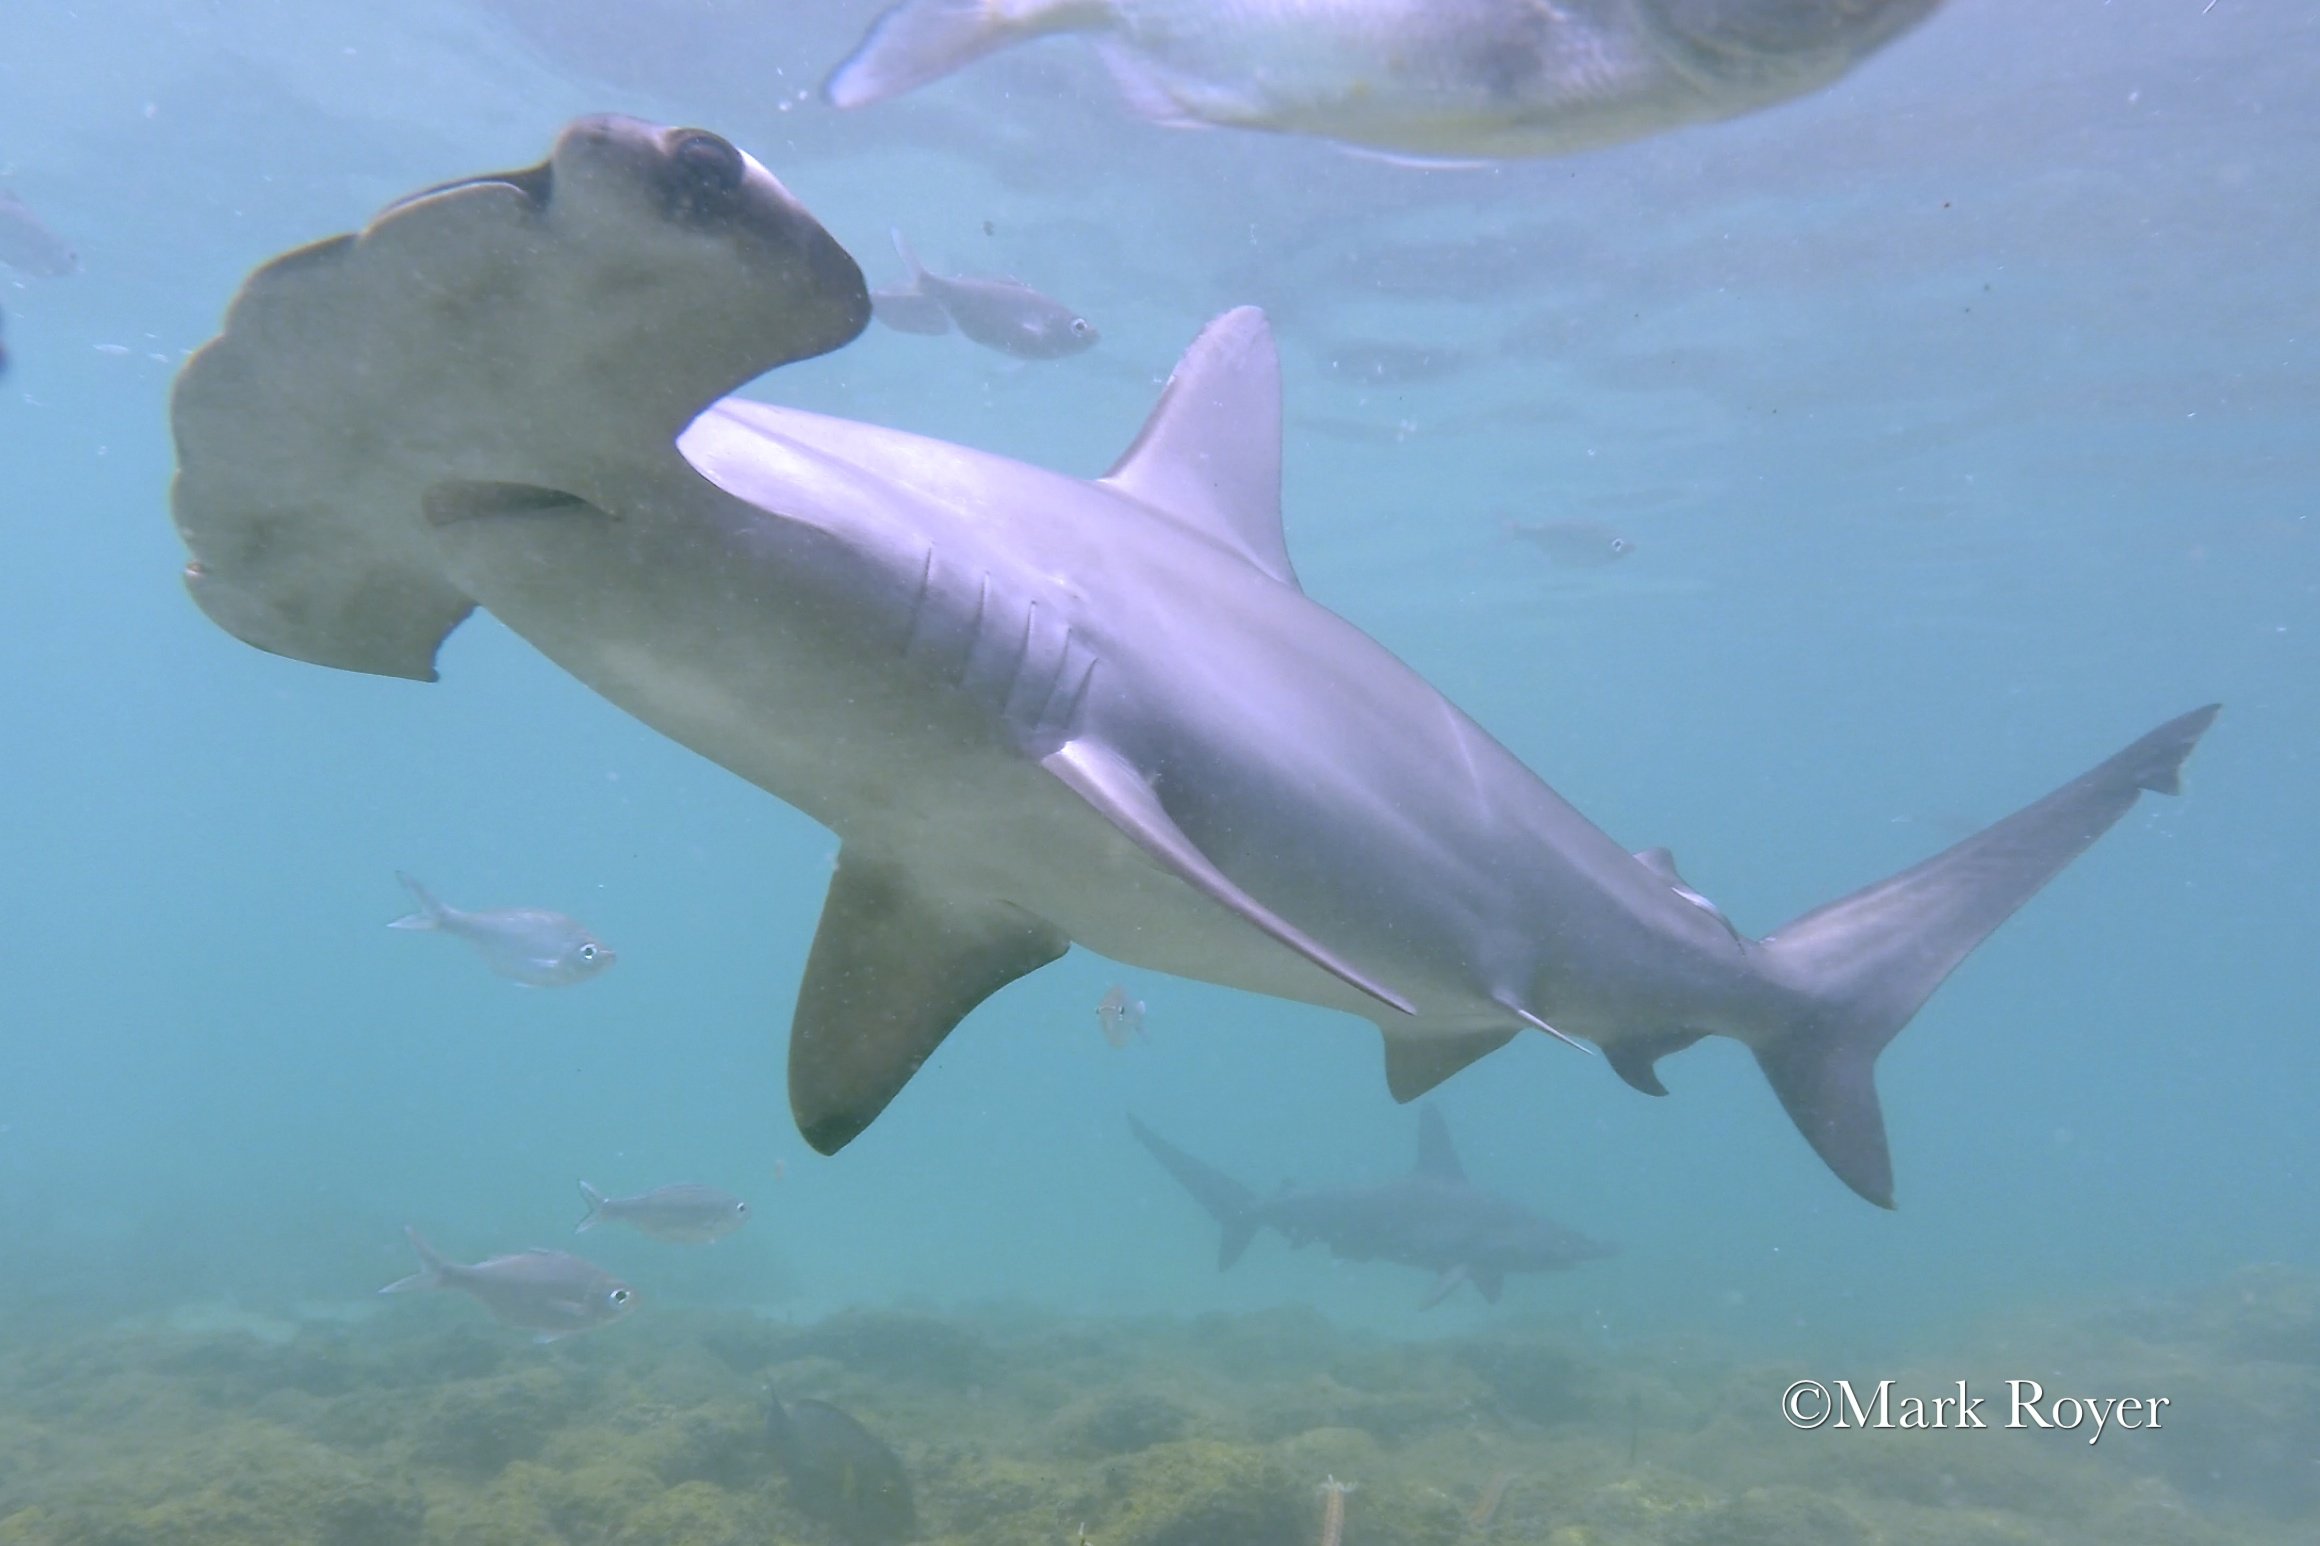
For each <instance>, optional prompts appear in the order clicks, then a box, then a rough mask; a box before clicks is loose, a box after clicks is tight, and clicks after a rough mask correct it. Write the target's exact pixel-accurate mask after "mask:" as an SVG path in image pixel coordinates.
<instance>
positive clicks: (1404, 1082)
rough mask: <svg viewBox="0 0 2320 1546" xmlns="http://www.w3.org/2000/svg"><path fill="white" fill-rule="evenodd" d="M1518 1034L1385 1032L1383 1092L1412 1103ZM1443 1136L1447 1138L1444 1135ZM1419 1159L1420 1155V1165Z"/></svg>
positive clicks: (1488, 1032)
mask: <svg viewBox="0 0 2320 1546" xmlns="http://www.w3.org/2000/svg"><path fill="white" fill-rule="evenodd" d="M1380 1029H1381V1030H1383V1029H1384V1028H1383V1027H1382V1026H1381V1027H1380ZM1520 1034H1522V1033H1521V1032H1519V1031H1461V1032H1458V1033H1457V1034H1455V1035H1447V1036H1446V1035H1442V1034H1439V1033H1432V1034H1428V1035H1424V1036H1404V1035H1398V1034H1396V1033H1395V1032H1393V1031H1386V1032H1385V1038H1386V1088H1387V1089H1388V1090H1390V1091H1391V1092H1392V1093H1393V1097H1394V1099H1396V1100H1398V1101H1413V1100H1416V1099H1417V1098H1418V1097H1419V1096H1421V1095H1423V1094H1425V1093H1426V1092H1427V1091H1428V1090H1430V1089H1432V1088H1434V1086H1435V1085H1437V1084H1440V1083H1441V1082H1442V1081H1443V1080H1445V1079H1447V1078H1449V1077H1450V1076H1451V1075H1452V1074H1454V1073H1456V1072H1458V1070H1460V1069H1461V1068H1464V1067H1465V1066H1466V1065H1467V1064H1469V1063H1471V1062H1473V1061H1474V1060H1475V1059H1477V1058H1483V1057H1488V1056H1489V1055H1490V1054H1491V1053H1493V1052H1496V1051H1497V1050H1498V1049H1499V1048H1501V1047H1503V1046H1505V1045H1506V1044H1507V1043H1508V1042H1510V1041H1512V1040H1514V1039H1515V1037H1517V1036H1519V1035H1520ZM1444 1136H1445V1138H1447V1136H1448V1134H1447V1132H1445V1134H1444ZM1423 1157H1424V1156H1423V1154H1422V1153H1421V1156H1420V1158H1421V1161H1422V1160H1423Z"/></svg>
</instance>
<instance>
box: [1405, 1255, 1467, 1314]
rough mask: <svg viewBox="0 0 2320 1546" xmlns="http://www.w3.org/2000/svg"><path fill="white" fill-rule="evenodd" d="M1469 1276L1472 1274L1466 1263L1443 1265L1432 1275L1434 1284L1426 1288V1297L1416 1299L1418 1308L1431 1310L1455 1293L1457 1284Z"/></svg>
mask: <svg viewBox="0 0 2320 1546" xmlns="http://www.w3.org/2000/svg"><path fill="white" fill-rule="evenodd" d="M1471 1276H1472V1274H1471V1273H1469V1272H1468V1271H1467V1270H1466V1264H1465V1263H1463V1262H1460V1263H1459V1264H1458V1265H1456V1266H1452V1267H1444V1268H1443V1269H1442V1270H1441V1271H1440V1272H1438V1273H1436V1274H1435V1275H1434V1284H1433V1286H1432V1287H1431V1288H1429V1289H1427V1290H1426V1297H1425V1298H1423V1299H1421V1300H1419V1301H1418V1308H1419V1309H1421V1310H1431V1309H1432V1308H1434V1306H1436V1305H1438V1304H1440V1303H1441V1302H1442V1301H1443V1300H1445V1299H1447V1298H1449V1297H1450V1296H1451V1295H1452V1294H1455V1293H1457V1292H1458V1285H1459V1284H1461V1283H1463V1282H1465V1281H1466V1280H1467V1279H1468V1278H1469V1277H1471Z"/></svg>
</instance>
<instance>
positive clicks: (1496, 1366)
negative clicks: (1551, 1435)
mask: <svg viewBox="0 0 2320 1546" xmlns="http://www.w3.org/2000/svg"><path fill="white" fill-rule="evenodd" d="M1458 1361H1459V1363H1460V1364H1462V1365H1464V1366H1465V1367H1466V1368H1467V1369H1469V1370H1471V1371H1473V1373H1474V1374H1475V1376H1476V1377H1477V1378H1479V1379H1480V1380H1481V1381H1482V1382H1483V1384H1485V1385H1487V1386H1488V1387H1489V1388H1490V1394H1491V1397H1492V1399H1493V1400H1494V1401H1496V1402H1497V1404H1498V1407H1499V1410H1501V1411H1503V1412H1505V1413H1506V1414H1507V1415H1508V1416H1509V1417H1518V1418H1521V1419H1522V1420H1523V1421H1524V1422H1531V1423H1537V1424H1539V1425H1540V1426H1541V1427H1550V1426H1552V1425H1554V1424H1556V1423H1568V1422H1578V1421H1581V1420H1583V1419H1585V1418H1587V1417H1590V1416H1593V1415H1595V1414H1596V1413H1597V1412H1598V1411H1599V1410H1600V1409H1601V1408H1602V1406H1603V1404H1604V1400H1605V1391H1604V1380H1603V1375H1602V1372H1601V1369H1600V1368H1599V1366H1598V1365H1596V1364H1595V1363H1593V1362H1592V1361H1590V1360H1587V1359H1583V1358H1581V1357H1579V1356H1578V1355H1577V1354H1575V1353H1573V1352H1571V1351H1569V1350H1568V1349H1566V1348H1561V1347H1557V1346H1555V1345H1553V1344H1552V1343H1542V1342H1511V1341H1508V1342H1502V1341H1488V1342H1469V1343H1466V1344H1464V1345H1462V1346H1461V1347H1460V1348H1459V1349H1458Z"/></svg>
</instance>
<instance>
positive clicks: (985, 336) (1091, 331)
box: [870, 231, 1103, 360]
mask: <svg viewBox="0 0 2320 1546" xmlns="http://www.w3.org/2000/svg"><path fill="white" fill-rule="evenodd" d="M894 250H895V252H896V254H897V255H899V256H900V257H901V259H902V262H903V266H904V267H906V268H908V269H909V270H910V283H909V285H908V286H907V287H905V288H903V289H900V290H879V291H875V292H873V293H872V294H871V297H870V310H871V314H872V315H873V316H875V317H877V319H878V320H879V321H881V322H883V323H885V324H886V325H887V326H888V327H890V328H894V329H895V330H897V331H898V332H904V333H946V332H948V331H950V327H951V324H953V323H956V324H958V329H959V331H960V332H962V333H964V334H966V335H967V336H968V337H969V338H971V339H973V340H974V341H975V342H976V343H979V344H981V345H982V346H983V347H984V348H986V349H996V350H998V351H999V352H1000V353H1001V354H1012V355H1014V356H1015V357H1016V358H1017V359H1019V360H1060V359H1062V358H1063V357H1064V356H1065V355H1068V354H1078V353H1079V352H1080V351H1081V350H1083V349H1092V348H1094V347H1095V344H1096V341H1097V340H1098V339H1099V338H1101V337H1102V336H1103V335H1102V334H1100V333H1098V332H1097V331H1096V329H1095V324H1094V323H1092V322H1090V321H1088V319H1087V318H1085V317H1083V316H1081V315H1079V314H1078V313H1077V312H1075V311H1073V310H1072V309H1071V308H1070V307H1069V306H1066V305H1064V304H1063V303H1062V302H1061V301H1058V300H1055V299H1053V298H1052V297H1049V296H1045V295H1042V294H1040V293H1039V292H1038V291H1037V290H1034V289H1032V288H1031V286H1029V285H1027V284H1024V283H1023V282H1022V281H1020V280H1016V279H945V278H944V277H942V276H941V275H940V274H930V273H928V272H927V271H926V265H925V264H923V263H921V262H919V261H918V255H917V254H916V253H914V252H912V251H911V250H910V244H909V243H908V242H905V241H904V240H903V239H902V233H901V232H900V231H896V232H895V233H894Z"/></svg>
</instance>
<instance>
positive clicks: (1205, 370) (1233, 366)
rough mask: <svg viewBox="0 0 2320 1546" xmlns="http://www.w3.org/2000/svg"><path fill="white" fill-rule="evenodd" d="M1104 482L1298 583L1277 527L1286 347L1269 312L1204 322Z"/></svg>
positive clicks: (1250, 310)
mask: <svg viewBox="0 0 2320 1546" xmlns="http://www.w3.org/2000/svg"><path fill="white" fill-rule="evenodd" d="M1102 481H1103V482H1105V483H1107V484H1109V485H1110V486H1111V487H1113V488H1115V489H1118V490H1119V491H1120V492H1121V493H1123V494H1126V495H1129V496H1130V497H1131V498H1135V499H1140V500H1142V501H1143V502H1144V503H1145V504H1148V505H1151V506H1152V507H1154V508H1155V509H1158V510H1161V511H1164V512H1166V513H1167V514H1169V515H1172V516H1174V517H1176V519H1177V520H1179V521H1182V522H1183V523H1184V524H1185V525H1187V526H1190V527H1192V528H1194V529H1195V530H1197V531H1199V532H1201V533H1203V534H1204V535H1206V536H1208V537H1210V538H1213V539H1214V540H1216V541H1218V542H1221V543H1223V544H1224V545H1225V546H1226V547H1228V548H1230V549H1232V550H1233V551H1234V552H1236V553H1239V554H1240V555H1241V556H1242V557H1244V558H1246V559H1247V560H1248V561H1249V562H1250V563H1251V564H1253V565H1255V566H1256V567H1257V568H1258V569H1260V570H1262V571H1264V572H1265V573H1266V574H1269V575H1271V576H1272V577H1273V578H1274V579H1276V580H1279V581H1280V582H1281V583H1282V584H1283V585H1292V586H1293V585H1295V584H1296V583H1297V571H1296V570H1294V569H1292V568H1291V567H1290V566H1289V540H1288V538H1287V536H1286V535H1284V534H1283V532H1282V530H1281V356H1280V352H1279V351H1278V350H1277V349H1275V348H1274V346H1273V329H1272V327H1271V325H1270V324H1269V323H1267V322H1266V321H1265V314H1264V313H1263V312H1261V311H1259V310H1258V309H1257V308H1256V307H1254V306H1243V307H1241V308H1239V309H1238V310H1236V311H1228V312H1226V313H1225V314H1224V315H1223V316H1221V317H1219V318H1217V319H1216V320H1215V321H1214V322H1211V323H1210V324H1209V325H1208V326H1207V327H1205V328H1203V329H1202V330H1201V333H1200V336H1199V337H1198V338H1196V339H1194V340H1193V341H1192V347H1191V348H1189V349H1187V350H1186V351H1185V352H1184V358H1183V360H1182V361H1181V362H1179V363H1178V365H1177V367H1176V372H1175V374H1174V375H1172V376H1170V377H1169V378H1168V385H1167V386H1166V387H1164V388H1162V389H1161V392H1160V401H1159V403H1158V405H1157V406H1155V407H1154V408H1153V410H1152V416H1151V417H1150V418H1149V419H1146V420H1145V421H1144V429H1143V432H1142V433H1141V434H1139V435H1137V437H1136V443H1135V444H1134V445H1132V446H1130V447H1128V452H1127V455H1125V456H1123V457H1121V458H1120V460H1119V463H1118V464H1117V465H1116V466H1114V467H1113V468H1112V470H1111V471H1110V472H1108V473H1105V474H1104V476H1103V479H1102Z"/></svg>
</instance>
